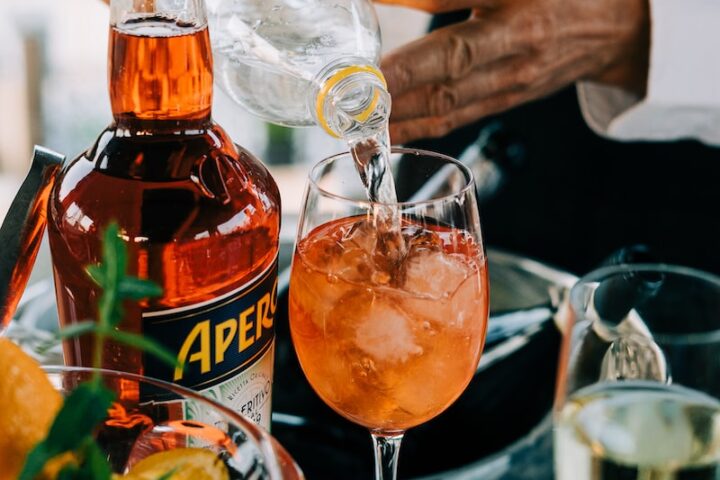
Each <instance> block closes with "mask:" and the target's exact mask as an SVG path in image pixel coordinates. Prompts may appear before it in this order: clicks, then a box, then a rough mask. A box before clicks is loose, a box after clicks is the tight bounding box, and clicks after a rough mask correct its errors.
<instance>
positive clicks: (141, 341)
mask: <svg viewBox="0 0 720 480" xmlns="http://www.w3.org/2000/svg"><path fill="white" fill-rule="evenodd" d="M107 336H108V337H109V338H112V339H113V340H115V341H116V342H120V343H124V344H125V345H129V346H131V347H135V348H137V349H140V350H143V351H145V352H148V353H149V354H151V355H155V356H156V357H157V358H158V359H160V360H162V361H163V362H165V363H166V364H168V365H169V366H171V367H174V368H182V367H183V366H182V364H181V363H180V362H179V361H178V359H177V358H176V357H175V355H173V354H172V353H171V352H170V350H168V349H167V348H165V347H164V346H162V345H160V344H159V343H157V342H156V341H155V340H153V339H151V338H146V337H143V336H140V335H136V334H134V333H127V332H122V331H119V330H113V331H112V332H107Z"/></svg>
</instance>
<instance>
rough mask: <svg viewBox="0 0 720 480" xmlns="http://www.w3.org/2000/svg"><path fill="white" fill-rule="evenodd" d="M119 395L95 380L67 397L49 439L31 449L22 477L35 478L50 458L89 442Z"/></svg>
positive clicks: (84, 384)
mask: <svg viewBox="0 0 720 480" xmlns="http://www.w3.org/2000/svg"><path fill="white" fill-rule="evenodd" d="M114 398H115V394H114V393H113V392H112V391H110V390H108V389H107V388H106V387H104V386H102V385H99V384H95V383H81V384H80V385H78V386H77V387H76V388H75V389H74V390H73V391H72V392H70V395H68V397H67V398H66V399H65V402H64V403H63V406H62V407H61V408H60V411H59V412H58V414H57V416H56V417H55V420H54V421H53V424H52V425H51V426H50V431H49V432H48V435H47V437H46V438H45V440H43V441H41V442H40V443H38V444H37V445H36V446H35V448H33V449H32V450H31V451H30V454H29V455H28V458H27V460H26V461H25V466H24V468H23V470H22V472H21V473H20V477H19V480H33V479H34V478H35V477H36V476H37V475H38V474H39V473H40V472H41V471H42V469H43V467H44V466H45V463H47V461H48V460H50V459H51V458H53V457H55V456H56V455H59V454H61V453H64V452H68V451H71V450H76V449H77V448H79V447H81V446H82V445H84V444H86V442H87V437H88V436H90V435H91V434H92V432H93V430H94V429H95V427H96V426H97V424H98V423H100V422H101V421H102V420H104V419H105V418H106V417H107V410H108V408H109V407H110V405H111V404H112V401H113V399H114Z"/></svg>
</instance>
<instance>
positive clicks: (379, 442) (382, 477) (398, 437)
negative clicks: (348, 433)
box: [370, 432, 403, 480]
mask: <svg viewBox="0 0 720 480" xmlns="http://www.w3.org/2000/svg"><path fill="white" fill-rule="evenodd" d="M370 434H371V435H372V441H373V447H375V480H395V478H396V477H397V465H398V455H399V454H400V442H402V439H403V433H402V432H401V433H394V434H383V433H379V432H370Z"/></svg>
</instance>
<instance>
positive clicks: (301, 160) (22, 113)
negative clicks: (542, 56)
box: [0, 0, 429, 237]
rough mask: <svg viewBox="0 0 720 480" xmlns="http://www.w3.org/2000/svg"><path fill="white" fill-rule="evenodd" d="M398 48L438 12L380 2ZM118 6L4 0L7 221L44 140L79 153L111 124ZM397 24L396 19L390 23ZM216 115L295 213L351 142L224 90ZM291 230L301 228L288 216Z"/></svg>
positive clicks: (2, 205)
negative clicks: (280, 122)
mask: <svg viewBox="0 0 720 480" xmlns="http://www.w3.org/2000/svg"><path fill="white" fill-rule="evenodd" d="M377 13H378V17H379V20H380V25H381V29H382V32H383V48H384V50H385V51H388V50H390V49H392V48H395V47H396V46H399V45H401V44H402V43H405V42H407V41H410V40H412V39H413V38H416V37H417V36H420V35H421V34H422V33H423V32H424V31H425V30H426V29H427V25H428V22H429V16H428V15H426V14H424V13H420V12H416V11H412V10H408V9H403V8H391V7H384V6H380V5H379V6H377ZM108 18H109V11H108V7H107V6H106V5H105V4H104V3H103V2H101V1H100V0H63V1H62V2H48V1H47V0H3V1H2V2H0V105H2V109H1V110H0V219H2V218H4V216H5V213H6V211H7V209H8V207H9V205H10V202H11V201H12V198H13V196H14V195H15V192H16V191H17V189H18V187H19V185H20V182H21V181H22V179H23V178H24V175H25V173H26V171H27V168H28V167H29V164H30V156H31V154H32V147H33V145H35V144H39V145H43V146H46V147H48V148H51V149H53V150H55V151H58V152H60V153H63V154H65V155H67V156H68V157H69V158H73V157H75V156H76V155H78V154H79V153H80V152H82V151H83V150H84V149H86V148H88V147H89V146H90V145H91V144H92V143H93V141H94V140H95V138H96V137H97V135H98V134H99V133H100V131H101V130H102V129H103V128H104V127H105V126H106V125H107V124H108V123H109V122H110V120H111V115H110V102H109V98H108V90H107V38H108V33H107V32H108ZM390 25H392V27H391V28H390ZM213 108H214V110H213V113H214V117H215V120H216V121H217V122H218V123H220V125H222V126H223V127H225V129H226V130H227V131H228V133H229V134H230V135H231V136H232V138H233V139H234V140H235V141H236V142H237V143H238V144H240V145H242V146H244V147H245V148H247V149H248V150H250V151H251V152H252V153H254V154H255V155H257V156H258V157H260V159H261V160H263V162H264V163H265V164H266V165H267V166H268V167H269V168H270V170H271V172H272V174H273V176H274V178H275V180H276V182H277V183H278V185H279V187H280V190H281V196H282V199H283V212H284V214H285V215H287V216H288V217H289V218H293V217H294V215H295V214H296V213H297V212H296V210H297V209H298V208H299V206H300V204H301V197H302V192H303V188H304V181H305V176H306V173H307V170H308V167H309V166H310V165H311V164H312V163H314V162H316V161H318V160H320V159H321V158H324V157H326V156H328V155H330V154H333V153H337V152H339V151H342V150H344V149H345V148H344V147H343V144H342V143H341V142H340V141H337V140H334V139H332V138H330V137H329V136H328V135H326V134H325V133H324V132H323V131H321V130H320V129H319V128H303V129H287V128H284V127H278V126H275V125H271V124H268V123H266V122H263V121H262V120H259V119H258V118H256V117H254V116H252V115H250V114H249V113H247V112H246V111H244V110H243V109H242V108H241V107H239V106H237V105H236V104H234V103H232V102H231V101H230V100H229V99H228V97H227V96H225V95H224V94H223V92H222V91H220V89H219V88H216V89H215V98H214V107H213ZM283 227H285V228H284V229H283V236H285V235H289V236H291V237H293V236H294V235H295V231H294V222H292V221H288V222H283Z"/></svg>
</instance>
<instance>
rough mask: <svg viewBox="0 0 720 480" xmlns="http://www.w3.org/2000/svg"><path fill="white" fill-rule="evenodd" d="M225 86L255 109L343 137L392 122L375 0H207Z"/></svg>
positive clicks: (219, 78)
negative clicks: (380, 64)
mask: <svg viewBox="0 0 720 480" xmlns="http://www.w3.org/2000/svg"><path fill="white" fill-rule="evenodd" d="M207 3H208V9H209V15H210V24H211V38H212V48H213V52H214V54H215V58H216V60H217V63H216V67H215V74H216V79H217V81H218V84H219V85H220V87H221V88H222V89H223V90H224V91H225V92H226V93H227V94H228V95H229V96H230V97H231V98H232V99H233V100H234V101H236V102H237V103H239V104H240V105H242V106H244V107H245V108H246V109H247V110H249V111H250V112H251V113H253V114H255V115H257V116H259V117H261V118H263V119H265V120H267V121H269V122H272V123H277V124H280V125H285V126H289V127H297V126H310V125H320V126H321V127H322V128H323V129H324V130H325V131H327V132H328V133H329V134H331V135H333V136H336V137H343V138H348V137H353V136H355V133H356V132H355V131H356V130H357V129H359V128H365V129H367V128H368V124H369V123H370V124H372V123H373V122H386V121H387V117H388V115H389V112H390V97H389V95H388V94H387V91H386V86H385V80H384V78H383V76H382V73H381V72H380V70H379V69H378V67H377V65H378V61H379V58H380V49H381V38H380V29H379V26H378V21H377V16H376V14H375V10H374V8H373V6H372V4H371V3H370V2H369V1H368V0H208V2H207Z"/></svg>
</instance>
